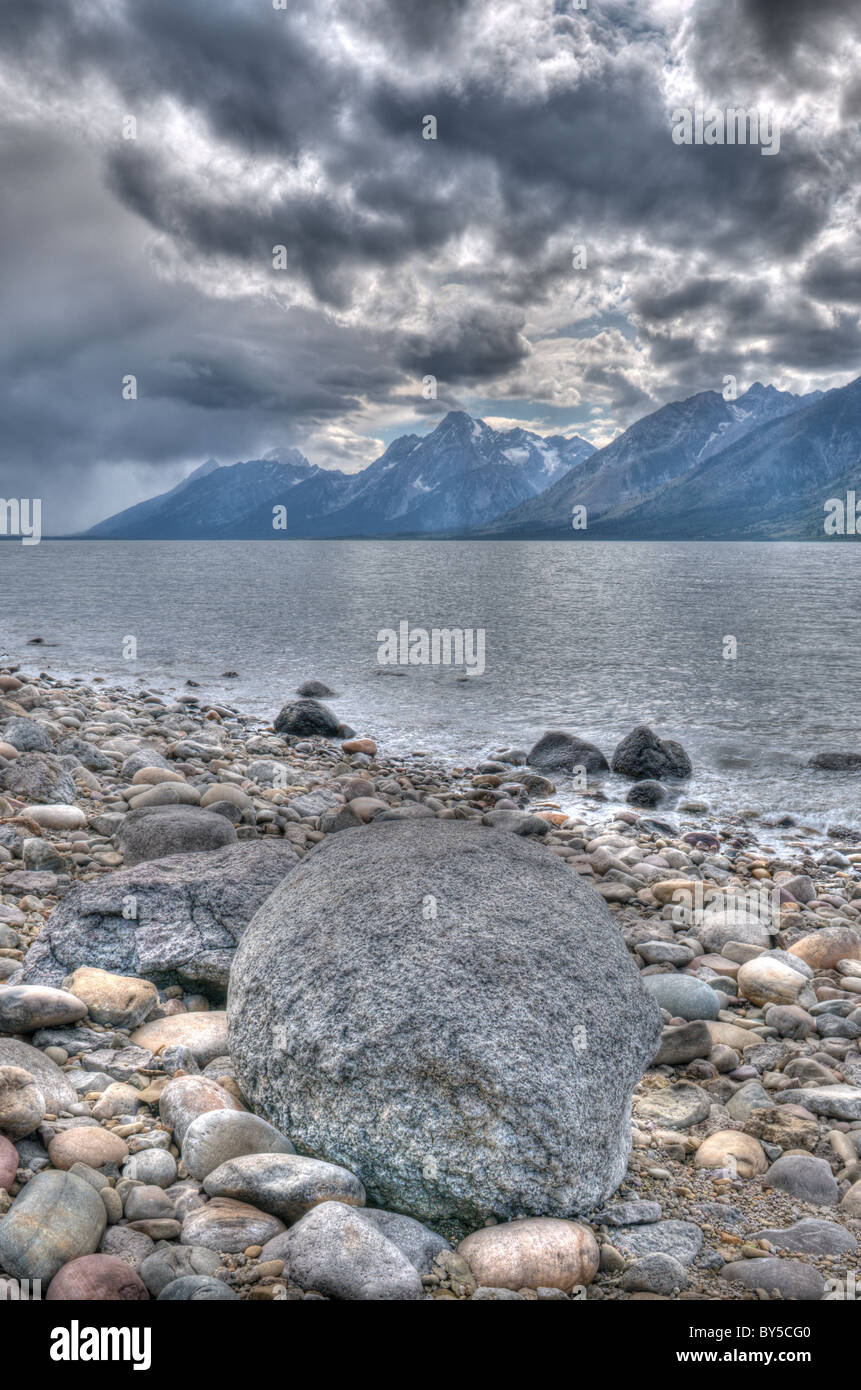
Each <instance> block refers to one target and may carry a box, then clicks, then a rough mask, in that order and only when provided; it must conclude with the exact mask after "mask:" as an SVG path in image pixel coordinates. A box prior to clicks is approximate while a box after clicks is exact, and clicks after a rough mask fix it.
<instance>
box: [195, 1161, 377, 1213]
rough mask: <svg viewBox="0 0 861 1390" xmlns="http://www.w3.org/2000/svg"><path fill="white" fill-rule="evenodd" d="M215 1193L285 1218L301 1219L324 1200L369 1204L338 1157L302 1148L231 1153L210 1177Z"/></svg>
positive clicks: (207, 1185)
mask: <svg viewBox="0 0 861 1390" xmlns="http://www.w3.org/2000/svg"><path fill="white" fill-rule="evenodd" d="M203 1186H204V1190H205V1191H206V1192H207V1193H209V1195H210V1196H213V1197H233V1198H235V1199H237V1200H238V1201H245V1202H250V1203H251V1204H252V1205H254V1206H256V1207H259V1208H260V1209H261V1211H269V1212H272V1213H273V1214H274V1215H275V1216H280V1217H281V1219H282V1220H283V1221H288V1222H292V1221H298V1220H299V1219H300V1218H301V1217H302V1216H304V1215H305V1214H306V1212H308V1211H310V1210H311V1208H312V1207H315V1206H317V1204H318V1203H320V1202H326V1201H336V1202H343V1203H346V1204H348V1205H350V1206H358V1207H362V1206H364V1205H365V1189H364V1187H363V1186H362V1184H361V1183H360V1182H359V1179H358V1178H357V1177H354V1175H353V1174H352V1173H350V1172H348V1171H347V1169H346V1168H341V1167H339V1166H338V1165H337V1164H334V1163H323V1162H321V1161H320V1160H319V1159H316V1158H304V1157H301V1156H300V1155H299V1154H289V1153H280V1154H279V1153H262V1154H261V1153H256V1154H246V1155H245V1156H244V1157H241V1158H233V1159H229V1160H228V1161H227V1162H226V1163H223V1164H222V1165H221V1166H220V1167H219V1168H216V1169H215V1171H214V1172H212V1173H210V1174H209V1176H208V1177H207V1178H206V1180H205V1182H204V1184H203Z"/></svg>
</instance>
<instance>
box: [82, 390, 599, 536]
mask: <svg viewBox="0 0 861 1390" xmlns="http://www.w3.org/2000/svg"><path fill="white" fill-rule="evenodd" d="M591 452H594V448H593V446H592V445H591V444H589V443H588V442H587V441H586V440H584V439H581V438H579V437H578V436H574V437H573V438H571V439H565V438H564V437H562V436H556V437H555V439H554V442H553V443H552V444H550V443H549V442H548V441H545V440H543V439H542V438H541V437H540V436H538V435H535V434H531V433H530V432H529V431H527V430H523V429H513V430H507V431H497V430H494V429H492V428H491V427H490V426H489V425H487V424H486V423H485V422H484V421H483V420H475V419H473V418H472V417H471V416H469V415H467V414H465V413H464V412H462V411H451V412H450V413H449V414H448V415H446V416H445V418H444V419H443V420H442V421H440V423H439V424H438V425H437V426H436V428H435V429H433V430H431V431H430V433H429V434H427V435H425V436H423V437H422V436H420V435H416V434H407V435H402V436H400V437H399V438H398V439H396V440H394V441H393V442H392V443H391V444H390V445H389V447H388V448H387V449H386V451H385V452H384V453H383V454H382V455H381V456H380V458H378V459H377V460H376V461H375V462H374V463H372V464H370V465H369V466H368V467H367V468H365V469H364V470H363V471H362V472H361V473H355V474H345V473H341V472H339V471H336V470H330V469H322V468H317V467H316V466H313V465H311V464H309V463H308V461H307V459H305V458H304V457H303V456H302V455H301V454H299V453H298V452H297V451H295V450H294V451H291V453H290V455H289V457H288V456H286V455H285V456H283V457H282V459H278V460H276V459H271V458H267V459H253V460H250V461H248V462H245V463H236V464H232V465H229V466H225V467H221V468H219V467H218V466H217V465H214V464H213V463H212V461H211V460H210V462H209V463H207V464H205V465H203V466H202V467H201V468H200V469H197V470H196V471H195V473H193V474H191V475H190V476H189V477H188V478H187V479H185V481H184V482H183V483H180V485H179V486H178V487H176V488H173V489H172V490H171V491H170V492H167V493H164V494H162V495H161V496H160V497H156V498H152V499H151V500H150V501H148V502H141V503H139V504H138V505H137V506H135V507H130V508H128V509H127V510H126V511H124V512H120V513H118V514H117V515H116V516H113V517H109V518H108V519H107V520H106V521H103V522H100V523H99V525H98V526H94V527H93V528H92V530H91V531H89V532H88V533H87V534H88V535H89V536H92V537H99V538H103V539H118V538H120V537H122V538H125V539H134V538H137V539H143V538H149V539H192V540H193V539H206V538H212V539H224V538H228V537H235V538H242V539H244V538H259V539H272V538H273V536H275V537H277V536H288V537H327V536H328V537H337V536H384V535H425V534H434V533H436V532H440V531H451V530H456V531H462V530H469V529H471V528H472V527H475V526H482V525H486V524H487V523H488V522H490V521H492V520H493V519H494V518H495V517H497V516H499V515H500V514H501V513H502V512H506V511H509V510H510V509H511V508H513V507H516V506H517V504H518V503H519V502H522V501H524V499H526V498H528V497H534V496H536V495H538V494H539V493H540V492H541V491H543V490H544V489H545V488H546V487H547V486H548V484H549V483H550V482H552V480H553V479H554V478H555V477H557V476H559V475H560V474H562V473H564V472H565V471H567V469H568V468H569V467H570V465H571V463H572V462H577V461H579V460H581V459H583V458H585V457H587V456H588V455H589V453H591ZM210 465H212V466H210ZM278 505H281V506H284V507H286V509H287V528H286V531H273V526H272V515H273V513H272V509H273V507H275V506H278Z"/></svg>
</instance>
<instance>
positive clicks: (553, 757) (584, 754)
mask: <svg viewBox="0 0 861 1390" xmlns="http://www.w3.org/2000/svg"><path fill="white" fill-rule="evenodd" d="M526 761H527V762H528V763H529V766H530V767H537V768H538V769H539V771H541V772H573V771H574V769H575V767H577V768H583V770H584V771H585V772H609V771H610V764H609V763H608V762H607V759H606V758H605V757H604V754H603V753H602V752H601V749H600V748H598V747H596V745H595V744H594V743H587V742H586V741H585V739H582V738H577V737H576V736H575V735H574V734H568V733H565V732H564V730H562V729H548V731H547V733H546V734H542V735H541V738H540V739H539V740H538V742H537V743H536V744H534V745H533V746H532V748H530V750H529V752H528V753H527V755H526Z"/></svg>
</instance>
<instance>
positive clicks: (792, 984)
mask: <svg viewBox="0 0 861 1390" xmlns="http://www.w3.org/2000/svg"><path fill="white" fill-rule="evenodd" d="M806 984H807V980H806V979H805V977H804V976H803V975H802V974H800V973H799V972H798V971H796V970H792V969H790V967H789V966H788V965H786V964H784V962H783V961H782V960H772V959H770V958H769V957H768V956H767V955H763V956H756V957H755V958H754V959H753V960H749V961H748V962H747V963H746V964H745V965H743V966H742V967H741V968H740V970H739V972H738V988H739V992H740V993H741V994H743V995H744V997H745V999H749V1000H750V1001H751V1003H752V1004H794V1003H795V1001H796V999H797V998H798V996H799V994H800V993H801V991H802V990H803V989H804V988H805V986H806Z"/></svg>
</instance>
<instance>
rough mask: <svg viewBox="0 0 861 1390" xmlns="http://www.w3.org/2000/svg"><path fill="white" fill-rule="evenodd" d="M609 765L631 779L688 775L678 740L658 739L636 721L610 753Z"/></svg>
mask: <svg viewBox="0 0 861 1390" xmlns="http://www.w3.org/2000/svg"><path fill="white" fill-rule="evenodd" d="M612 768H613V771H614V772H618V773H620V774H621V776H622V777H633V778H634V780H635V781H637V782H639V781H644V780H649V779H654V780H655V781H659V780H660V779H661V778H662V777H672V778H678V779H681V778H684V777H690V775H691V771H692V768H691V760H690V758H689V757H688V755H687V753H686V752H685V750H684V748H683V747H682V745H681V744H680V743H675V742H674V741H673V740H672V739H660V738H658V736H657V734H656V733H654V732H653V731H652V730H651V729H650V728H649V727H648V726H647V725H646V724H638V725H637V727H636V729H632V730H631V732H630V733H629V734H627V735H626V736H625V738H623V739H622V742H621V743H620V744H618V745H617V747H616V750H615V752H614V753H613V759H612Z"/></svg>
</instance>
